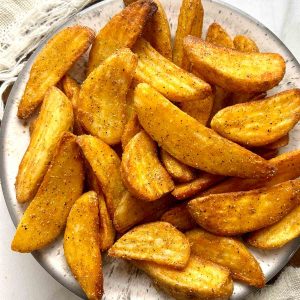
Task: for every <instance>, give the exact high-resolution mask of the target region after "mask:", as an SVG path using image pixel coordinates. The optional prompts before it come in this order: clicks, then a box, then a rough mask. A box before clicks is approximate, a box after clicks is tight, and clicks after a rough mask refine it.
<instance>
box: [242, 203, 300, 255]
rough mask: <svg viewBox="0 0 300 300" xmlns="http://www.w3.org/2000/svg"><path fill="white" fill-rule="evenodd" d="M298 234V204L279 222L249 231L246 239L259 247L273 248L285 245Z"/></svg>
mask: <svg viewBox="0 0 300 300" xmlns="http://www.w3.org/2000/svg"><path fill="white" fill-rule="evenodd" d="M299 236H300V206H297V207H296V208H295V209H294V210H292V211H291V212H290V213H289V214H288V215H286V216H285V217H284V218H283V219H282V220H280V221H279V222H277V223H275V224H273V225H271V226H269V227H265V228H263V229H260V230H257V231H255V232H251V233H250V234H249V235H248V237H247V238H246V241H247V242H248V243H249V244H250V245H251V246H253V247H256V248H260V249H268V250H269V249H274V248H280V247H283V246H284V245H286V244H287V243H288V242H290V241H291V240H293V239H295V238H296V237H299Z"/></svg>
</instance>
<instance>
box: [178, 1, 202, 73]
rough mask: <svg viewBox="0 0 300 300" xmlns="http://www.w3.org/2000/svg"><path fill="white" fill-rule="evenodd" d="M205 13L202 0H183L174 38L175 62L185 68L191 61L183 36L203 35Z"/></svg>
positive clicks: (187, 67)
mask: <svg viewBox="0 0 300 300" xmlns="http://www.w3.org/2000/svg"><path fill="white" fill-rule="evenodd" d="M203 15H204V11H203V6H202V3H201V0H183V1H182V4H181V7H180V13H179V16H178V25H177V30H176V34H175V39H174V48H173V62H174V63H175V64H176V65H177V66H179V67H181V68H183V69H185V70H188V69H189V66H190V62H189V60H188V59H187V57H186V55H185V53H184V49H183V38H184V37H186V36H187V35H189V34H192V35H194V36H199V37H201V34H202V26H203Z"/></svg>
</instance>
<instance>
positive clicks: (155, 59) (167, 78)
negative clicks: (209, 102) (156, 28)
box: [133, 39, 211, 102]
mask: <svg viewBox="0 0 300 300" xmlns="http://www.w3.org/2000/svg"><path fill="white" fill-rule="evenodd" d="M133 52H134V53H136V54H137V55H138V58H139V60H138V65H137V68H136V72H135V79H136V80H137V81H139V82H146V83H148V84H150V85H152V86H153V87H154V88H155V89H156V90H158V91H159V92H160V93H162V94H163V95H164V96H165V97H167V98H168V99H169V100H171V101H174V102H184V101H191V100H200V99H204V98H206V97H207V96H209V95H210V94H211V88H210V85H209V84H207V83H206V82H204V81H202V80H201V79H199V78H197V77H196V76H195V75H193V74H192V73H188V72H186V71H184V70H183V69H181V68H179V67H178V66H176V65H175V64H174V63H172V62H171V61H169V60H168V59H166V58H165V57H163V56H162V55H161V54H159V53H158V52H157V51H156V50H155V49H154V48H153V47H152V46H151V45H150V43H148V42H147V41H146V40H144V39H139V40H138V41H137V42H136V44H135V45H134V47H133Z"/></svg>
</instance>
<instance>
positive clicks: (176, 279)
mask: <svg viewBox="0 0 300 300" xmlns="http://www.w3.org/2000/svg"><path fill="white" fill-rule="evenodd" d="M134 265H135V266H136V267H137V268H139V269H141V270H143V271H144V272H145V273H146V274H148V275H149V276H150V277H151V278H152V279H153V281H154V282H155V283H156V284H157V285H158V287H159V288H160V289H162V290H163V291H164V292H166V293H167V294H169V295H170V296H172V297H174V298H175V299H229V297H230V296H231V294H232V292H233V282H232V279H231V277H230V271H229V270H228V269H227V268H224V267H222V266H220V265H218V264H215V263H213V262H211V261H208V260H205V259H202V258H200V257H197V256H195V255H191V256H190V259H189V262H188V264H187V266H186V268H185V269H183V270H176V269H174V268H172V267H168V266H163V265H159V264H156V263H153V262H147V261H134Z"/></svg>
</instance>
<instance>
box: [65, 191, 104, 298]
mask: <svg viewBox="0 0 300 300" xmlns="http://www.w3.org/2000/svg"><path fill="white" fill-rule="evenodd" d="M98 205H99V204H98V199H97V194H96V193H95V192H88V193H85V194H83V195H82V196H81V197H80V198H79V199H78V200H76V202H75V203H74V205H73V207H72V209H71V211H70V214H69V217H68V222H67V226H66V231H65V235H64V254H65V257H66V261H67V263H68V265H69V267H70V269H71V271H72V273H73V275H74V277H75V278H76V279H77V281H78V282H79V284H80V286H81V287H82V289H83V290H84V292H85V294H86V296H87V298H88V299H91V300H96V299H101V298H102V294H103V274H102V259H101V253H100V249H99V216H98V214H99V207H98ZM100 238H101V237H100Z"/></svg>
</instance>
